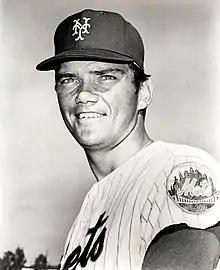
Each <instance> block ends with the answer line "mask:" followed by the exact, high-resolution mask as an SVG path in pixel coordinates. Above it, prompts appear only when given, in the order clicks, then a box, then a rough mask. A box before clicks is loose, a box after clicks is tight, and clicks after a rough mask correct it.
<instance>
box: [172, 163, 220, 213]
mask: <svg viewBox="0 0 220 270" xmlns="http://www.w3.org/2000/svg"><path fill="white" fill-rule="evenodd" d="M215 181H216V179H215V176H214V175H213V174H212V172H211V171H210V170H209V169H208V168H207V167H205V166H203V165H199V164H197V163H183V164H179V165H177V166H175V167H174V168H173V170H172V171H171V173H170V175H169V176H168V179H167V193H168V195H169V197H170V198H171V199H172V200H173V201H174V203H176V204H177V205H178V206H179V207H180V208H181V209H182V210H184V211H186V212H188V213H195V214H202V213H205V212H207V211H208V210H209V209H210V208H211V207H213V206H214V205H215V203H216V201H217V200H218V199H219V198H220V191H219V190H217V189H216V185H215Z"/></svg>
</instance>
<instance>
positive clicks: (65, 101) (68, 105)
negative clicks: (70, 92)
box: [57, 96, 73, 113]
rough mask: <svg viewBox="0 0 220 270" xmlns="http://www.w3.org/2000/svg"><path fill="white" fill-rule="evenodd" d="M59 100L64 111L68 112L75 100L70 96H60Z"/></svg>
mask: <svg viewBox="0 0 220 270" xmlns="http://www.w3.org/2000/svg"><path fill="white" fill-rule="evenodd" d="M57 100H58V104H59V107H60V110H61V112H62V113H65V112H68V111H69V110H70V109H71V108H72V105H73V100H71V99H70V98H67V97H62V96H60V97H59V96H58V97H57Z"/></svg>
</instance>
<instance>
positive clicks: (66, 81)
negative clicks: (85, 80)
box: [58, 78, 80, 85]
mask: <svg viewBox="0 0 220 270" xmlns="http://www.w3.org/2000/svg"><path fill="white" fill-rule="evenodd" d="M69 83H73V84H79V83H80V80H79V79H77V78H63V79H61V80H60V81H59V82H58V84H60V85H66V84H69Z"/></svg>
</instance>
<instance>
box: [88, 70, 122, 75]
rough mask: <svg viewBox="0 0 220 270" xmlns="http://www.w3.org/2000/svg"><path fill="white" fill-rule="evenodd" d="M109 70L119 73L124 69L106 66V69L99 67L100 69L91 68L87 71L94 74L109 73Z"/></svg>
mask: <svg viewBox="0 0 220 270" xmlns="http://www.w3.org/2000/svg"><path fill="white" fill-rule="evenodd" d="M111 72H119V73H121V74H125V73H126V72H125V70H123V69H120V68H106V69H101V70H92V71H90V72H89V73H91V74H95V75H104V74H106V73H111Z"/></svg>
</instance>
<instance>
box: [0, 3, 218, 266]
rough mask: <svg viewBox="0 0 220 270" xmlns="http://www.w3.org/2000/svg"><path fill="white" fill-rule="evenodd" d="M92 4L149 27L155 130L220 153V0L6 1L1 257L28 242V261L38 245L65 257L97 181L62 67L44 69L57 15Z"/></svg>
mask: <svg viewBox="0 0 220 270" xmlns="http://www.w3.org/2000/svg"><path fill="white" fill-rule="evenodd" d="M84 8H94V9H105V10H112V11H116V12H119V13H121V14H123V16H124V17H125V18H126V19H128V20H129V21H130V22H132V23H133V24H134V25H135V26H136V27H137V28H138V30H139V32H140V33H141V35H142V37H143V39H144V43H145V49H146V55H145V57H146V60H145V68H146V72H148V73H150V74H152V83H153V86H154V98H153V101H152V104H151V105H150V108H149V112H148V118H147V122H146V125H147V129H148V131H149V134H150V136H151V137H152V138H153V139H155V140H164V141H170V142H176V143H187V144H190V145H193V146H198V147H200V148H202V149H204V150H206V151H208V152H210V153H211V154H212V155H213V156H214V157H215V158H216V159H217V160H218V161H220V145H219V142H218V138H220V124H219V123H220V106H219V101H220V91H219V88H220V76H219V72H220V17H219V14H220V7H219V1H214V0H210V1H207V0H191V1H188V0H184V1H183V0H182V1H181V0H136V1H132V0H120V1H119V0H118V1H116V0H107V1H98V0H95V1H90V2H89V1H87V0H80V1H73V0H71V1H70V0H63V1H55V0H44V1H37V0H35V1H34V0H10V1H6V0H5V1H2V4H1V16H0V18H1V19H0V20H1V36H2V39H1V85H0V87H1V88H0V89H1V90H0V139H1V144H0V153H1V156H0V159H1V160H0V181H1V182H0V187H1V189H0V197H1V215H0V257H2V256H3V253H4V251H7V250H14V249H15V248H16V247H17V246H18V245H19V246H20V247H23V248H24V250H25V254H26V256H27V258H28V263H33V262H34V258H35V257H36V256H37V255H38V254H39V253H47V254H48V260H49V262H50V263H53V264H56V263H58V262H59V259H60V256H61V254H62V250H63V246H64V242H65V239H66V236H67V233H68V230H69V228H70V226H71V224H72V222H73V220H74V219H75V217H76V215H77V213H78V211H79V209H80V205H81V203H82V201H83V198H84V196H85V194H86V193H87V191H88V190H89V188H90V187H91V186H92V184H93V183H94V181H95V180H94V177H93V175H92V174H91V172H90V169H89V166H88V164H87V161H86V159H85V155H84V152H83V150H82V149H81V148H80V147H79V146H78V145H77V144H76V142H75V141H74V139H73V138H72V137H71V135H70V134H69V133H68V131H67V129H66V128H65V126H64V124H63V122H62V119H61V116H60V112H59V109H58V106H57V100H56V95H55V92H54V90H53V89H54V74H53V72H37V71H36V70H35V66H36V64H37V63H38V62H40V61H41V60H43V59H45V58H47V57H49V56H51V55H53V34H54V30H55V28H56V26H57V25H58V23H59V22H60V21H61V20H62V19H64V18H65V17H67V16H68V15H70V14H72V13H75V12H78V11H80V10H81V9H84Z"/></svg>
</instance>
